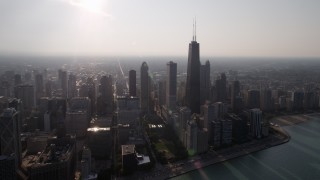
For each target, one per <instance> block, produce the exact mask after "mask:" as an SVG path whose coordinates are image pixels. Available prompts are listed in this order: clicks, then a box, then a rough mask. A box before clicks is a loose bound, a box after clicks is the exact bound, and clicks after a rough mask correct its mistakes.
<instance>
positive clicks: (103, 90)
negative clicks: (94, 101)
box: [97, 75, 113, 115]
mask: <svg viewBox="0 0 320 180" xmlns="http://www.w3.org/2000/svg"><path fill="white" fill-rule="evenodd" d="M99 93H100V96H99V97H98V101H99V102H98V104H99V105H98V108H97V109H98V113H99V114H103V115H105V114H112V111H113V88H112V76H111V75H108V76H102V77H101V79H100V85H99Z"/></svg>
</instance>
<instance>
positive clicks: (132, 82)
mask: <svg viewBox="0 0 320 180" xmlns="http://www.w3.org/2000/svg"><path fill="white" fill-rule="evenodd" d="M136 84H137V82H136V71H135V70H130V71H129V95H130V96H137V88H136Z"/></svg>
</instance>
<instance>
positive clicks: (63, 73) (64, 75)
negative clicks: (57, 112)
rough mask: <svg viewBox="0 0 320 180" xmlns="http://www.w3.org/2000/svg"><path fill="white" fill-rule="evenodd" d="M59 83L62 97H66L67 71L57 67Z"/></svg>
mask: <svg viewBox="0 0 320 180" xmlns="http://www.w3.org/2000/svg"><path fill="white" fill-rule="evenodd" d="M58 78H59V84H60V88H61V89H62V97H64V98H66V97H67V86H68V82H67V71H63V70H62V69H59V77H58Z"/></svg>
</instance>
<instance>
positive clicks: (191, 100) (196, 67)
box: [185, 33, 200, 113]
mask: <svg viewBox="0 0 320 180" xmlns="http://www.w3.org/2000/svg"><path fill="white" fill-rule="evenodd" d="M185 101H186V102H185V104H186V105H187V106H188V107H189V108H190V110H191V112H192V113H200V52H199V43H198V42H197V36H196V34H195V33H194V35H193V38H192V41H191V43H189V54H188V69H187V85H186V97H185Z"/></svg>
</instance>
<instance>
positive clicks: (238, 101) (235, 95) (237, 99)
mask: <svg viewBox="0 0 320 180" xmlns="http://www.w3.org/2000/svg"><path fill="white" fill-rule="evenodd" d="M242 104H243V103H242V97H241V96H240V82H239V81H233V82H232V85H231V109H232V111H233V112H235V113H239V112H240V111H241V109H242Z"/></svg>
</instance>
